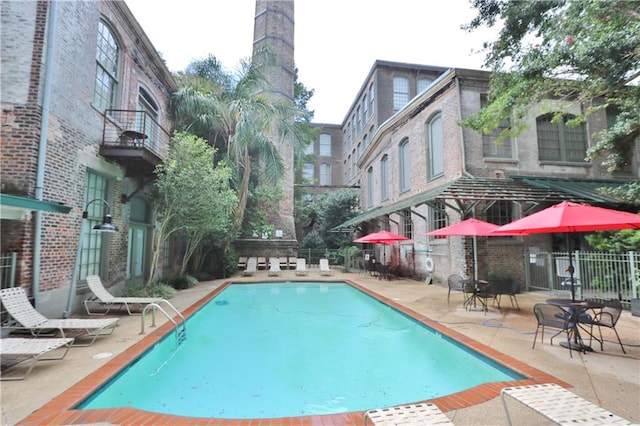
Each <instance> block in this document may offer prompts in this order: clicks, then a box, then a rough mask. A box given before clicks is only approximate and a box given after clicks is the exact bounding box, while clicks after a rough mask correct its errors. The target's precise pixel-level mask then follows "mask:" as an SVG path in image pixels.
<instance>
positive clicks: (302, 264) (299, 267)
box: [296, 258, 309, 275]
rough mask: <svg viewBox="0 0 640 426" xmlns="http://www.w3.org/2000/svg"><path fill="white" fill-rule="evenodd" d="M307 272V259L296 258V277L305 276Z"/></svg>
mask: <svg viewBox="0 0 640 426" xmlns="http://www.w3.org/2000/svg"><path fill="white" fill-rule="evenodd" d="M308 273H309V272H308V271H307V259H305V258H297V259H296V275H307V274H308Z"/></svg>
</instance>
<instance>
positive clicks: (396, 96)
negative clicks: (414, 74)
mask: <svg viewBox="0 0 640 426" xmlns="http://www.w3.org/2000/svg"><path fill="white" fill-rule="evenodd" d="M407 102H409V79H407V78H406V77H393V109H394V110H399V109H402V107H403V106H405V105H406V104H407Z"/></svg>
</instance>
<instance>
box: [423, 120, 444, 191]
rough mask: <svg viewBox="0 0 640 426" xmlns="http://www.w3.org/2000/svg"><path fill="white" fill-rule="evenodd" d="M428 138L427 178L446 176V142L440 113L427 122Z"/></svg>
mask: <svg viewBox="0 0 640 426" xmlns="http://www.w3.org/2000/svg"><path fill="white" fill-rule="evenodd" d="M427 138H428V140H427V178H429V179H433V178H435V177H438V176H441V175H442V174H444V140H443V137H442V115H441V114H440V113H438V114H436V115H435V116H433V117H432V118H431V119H430V120H429V121H428V122H427Z"/></svg>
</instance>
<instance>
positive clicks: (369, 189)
mask: <svg viewBox="0 0 640 426" xmlns="http://www.w3.org/2000/svg"><path fill="white" fill-rule="evenodd" d="M367 206H369V207H371V206H373V167H369V168H368V169H367Z"/></svg>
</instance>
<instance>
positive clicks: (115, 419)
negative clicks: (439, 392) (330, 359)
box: [19, 279, 571, 426]
mask: <svg viewBox="0 0 640 426" xmlns="http://www.w3.org/2000/svg"><path fill="white" fill-rule="evenodd" d="M289 281H291V282H316V281H315V280H309V279H298V280H289ZM259 282H262V281H259ZM317 282H323V283H327V282H330V281H317ZM333 282H341V283H342V282H345V283H348V284H349V285H351V286H353V287H354V288H357V289H358V290H360V291H362V292H364V293H366V294H368V295H370V296H372V297H374V298H376V299H377V300H380V301H381V302H383V303H385V304H387V305H389V306H391V307H393V308H394V309H397V310H398V311H400V312H402V313H404V314H405V315H407V316H409V317H411V318H413V319H414V320H416V321H418V322H420V323H423V324H425V325H427V326H428V327H430V328H432V329H434V330H436V331H438V332H440V333H442V334H443V335H445V336H447V337H449V338H450V339H452V340H453V341H455V342H457V343H458V344H460V345H462V346H465V347H467V348H470V349H473V350H474V351H476V352H478V353H480V354H481V355H483V356H485V357H487V358H489V359H491V360H493V361H495V362H497V363H499V364H501V365H503V366H505V367H507V368H509V369H511V370H513V371H515V372H517V373H519V374H521V375H523V376H525V377H526V379H522V380H513V381H505V382H497V383H485V384H482V385H479V386H476V387H473V388H471V389H468V390H465V391H462V392H457V393H454V394H450V395H447V396H443V397H439V398H434V399H430V400H427V401H421V402H432V403H434V404H436V405H437V406H438V407H439V408H440V409H441V410H442V411H444V412H447V411H451V410H457V409H461V408H466V407H469V406H472V405H476V404H480V403H482V402H485V401H489V400H491V399H494V398H496V397H498V396H499V395H500V391H501V390H502V389H503V388H505V387H508V386H523V385H531V384H538V383H556V384H558V385H560V386H562V387H570V386H571V385H569V384H568V383H566V382H564V381H562V380H560V379H558V378H556V377H554V376H551V375H550V374H547V373H544V372H543V371H541V370H538V369H537V368H534V367H531V366H529V365H527V364H525V363H524V362H521V361H519V360H517V359H515V358H513V357H511V356H509V355H506V354H504V353H502V352H499V351H497V350H494V349H493V348H491V347H489V346H487V345H485V344H482V343H480V342H477V341H475V340H474V339H472V338H470V337H467V336H465V335H463V334H461V333H459V332H457V331H455V330H452V329H450V328H448V327H446V326H444V325H442V324H440V323H438V322H436V321H434V320H432V319H430V318H428V317H427V316H426V315H423V314H420V313H418V312H416V311H414V310H412V309H410V308H408V307H406V306H403V305H401V304H399V303H397V302H396V301H394V300H392V299H389V298H388V297H385V296H383V295H381V294H379V293H377V292H375V291H373V290H370V289H368V288H366V287H364V286H362V285H360V284H358V283H356V282H354V281H352V280H348V279H346V280H335V281H333ZM251 283H255V282H247V281H242V282H236V281H232V280H230V281H226V282H224V283H223V284H222V285H220V286H219V287H217V288H216V289H214V290H212V291H211V292H209V293H207V294H206V295H205V296H204V297H202V298H200V299H199V300H198V301H197V302H195V303H194V304H192V305H191V306H189V307H188V308H186V309H185V310H184V311H183V312H182V314H183V316H184V317H185V318H188V317H189V316H191V315H192V314H193V313H195V312H196V311H197V310H198V309H200V308H201V307H202V306H203V305H204V304H205V303H207V302H208V301H209V300H211V299H212V298H213V297H215V296H216V295H218V294H219V293H220V292H222V291H223V290H224V289H226V288H227V287H228V286H230V285H231V284H251ZM172 327H173V324H172V323H171V322H170V321H167V322H166V323H165V324H163V325H161V326H160V327H158V328H157V329H156V330H154V331H153V332H151V333H149V334H148V335H147V336H145V337H144V338H143V339H141V340H140V341H138V342H136V343H135V344H133V345H132V346H131V347H129V348H128V349H126V350H125V351H123V352H122V353H121V354H119V355H117V356H116V357H114V359H113V360H111V361H110V362H108V363H107V364H105V365H104V366H102V367H100V368H99V369H98V370H96V371H95V372H93V373H91V374H89V375H88V376H86V377H85V378H83V379H82V380H80V381H79V382H78V383H76V384H75V385H73V386H71V387H70V388H69V389H67V390H66V391H64V392H63V393H62V394H60V395H58V396H57V397H55V398H54V399H52V400H51V401H50V402H48V403H46V404H45V405H43V406H42V407H41V408H40V409H38V410H36V411H35V412H33V413H32V414H31V415H29V416H27V417H26V418H25V419H23V420H22V421H21V422H20V423H19V424H20V425H42V424H69V425H71V424H87V423H100V422H102V423H106V422H108V423H112V424H119V425H146V424H148V425H151V424H160V423H161V424H163V425H184V424H193V425H237V426H248V425H258V424H269V425H273V426H276V425H293V424H295V425H323V424H327V425H329V424H331V425H359V424H362V416H363V414H364V412H363V411H356V412H349V413H340V414H328V415H315V416H304V417H282V418H270V419H217V418H201V417H186V416H176V415H170V414H160V413H153V412H148V411H143V410H138V409H135V408H111V409H91V410H76V409H73V407H74V406H76V405H77V404H79V403H80V402H81V401H83V400H84V399H85V398H87V397H88V396H89V395H91V394H92V393H93V392H94V391H95V390H97V389H98V388H100V387H101V386H102V385H103V384H104V383H105V382H107V381H108V380H110V379H111V378H112V377H114V376H115V375H116V374H118V373H119V372H120V371H121V370H122V369H124V368H125V367H127V366H128V365H129V364H130V363H131V361H132V360H134V359H136V358H138V357H139V356H141V355H142V354H143V353H144V352H145V351H146V350H148V348H150V347H151V346H152V345H154V344H156V343H157V342H159V341H160V340H161V339H162V338H164V336H165V335H166V334H167V333H168V332H169V331H170V330H171V328H172ZM416 402H417V401H416Z"/></svg>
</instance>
